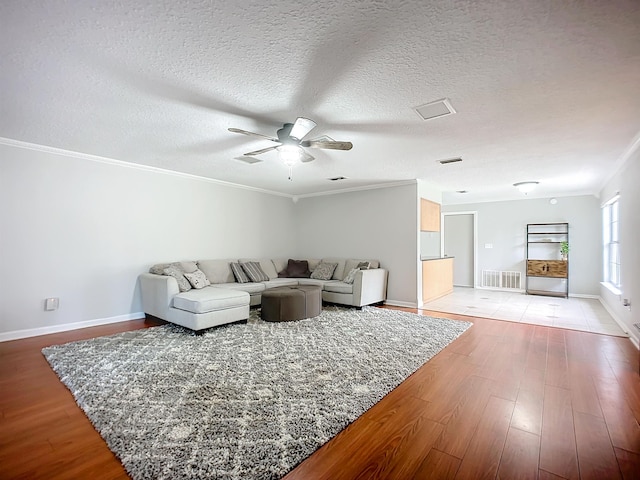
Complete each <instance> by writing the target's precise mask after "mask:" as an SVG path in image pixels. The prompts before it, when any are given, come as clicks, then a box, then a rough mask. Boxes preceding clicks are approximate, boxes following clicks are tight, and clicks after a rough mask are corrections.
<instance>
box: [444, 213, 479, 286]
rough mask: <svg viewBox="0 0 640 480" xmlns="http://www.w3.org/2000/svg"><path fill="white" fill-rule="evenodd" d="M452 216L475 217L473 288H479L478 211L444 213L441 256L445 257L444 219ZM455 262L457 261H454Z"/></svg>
mask: <svg viewBox="0 0 640 480" xmlns="http://www.w3.org/2000/svg"><path fill="white" fill-rule="evenodd" d="M450 215H451V216H452V215H472V216H473V288H478V285H479V284H478V275H477V273H478V212H477V211H476V210H468V211H464V212H442V213H441V219H440V221H441V223H440V225H442V235H440V256H441V257H444V237H445V235H446V234H447V232H446V231H445V224H444V217H446V216H450ZM454 262H455V260H454Z"/></svg>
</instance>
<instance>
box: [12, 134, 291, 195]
mask: <svg viewBox="0 0 640 480" xmlns="http://www.w3.org/2000/svg"><path fill="white" fill-rule="evenodd" d="M0 145H7V146H9V147H15V148H22V149H25V150H34V151H37V152H43V153H50V154H53V155H61V156H64V157H72V158H78V159H80V160H89V161H92V162H98V163H106V164H108V165H117V166H119V167H125V168H133V169H135V170H142V171H146V172H154V173H161V174H164V175H171V176H174V177H181V178H188V179H192V180H200V181H203V182H208V183H214V184H216V185H221V186H225V187H230V188H239V189H242V190H250V191H253V192H258V193H266V194H268V195H276V196H278V197H286V198H293V195H289V194H287V193H282V192H275V191H272V190H266V189H263V188H256V187H250V186H248V185H242V184H240V183H232V182H225V181H224V180H216V179H215V178H208V177H202V176H200V175H193V174H190V173H182V172H176V171H175V170H169V169H165V168H158V167H151V166H149V165H141V164H139V163H132V162H125V161H123V160H116V159H113V158H108V157H101V156H99V155H92V154H89V153H81V152H74V151H72V150H65V149H63V148H57V147H49V146H46V145H39V144H37V143H29V142H23V141H21V140H13V139H11V138H5V137H0Z"/></svg>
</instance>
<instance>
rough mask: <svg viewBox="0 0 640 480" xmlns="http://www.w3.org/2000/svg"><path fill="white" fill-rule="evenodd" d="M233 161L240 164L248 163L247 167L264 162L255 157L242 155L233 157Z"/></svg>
mask: <svg viewBox="0 0 640 480" xmlns="http://www.w3.org/2000/svg"><path fill="white" fill-rule="evenodd" d="M235 159H236V160H238V161H240V162H244V163H248V164H249V165H253V164H254V163H260V162H263V161H264V160H260V159H259V158H256V157H247V156H246V155H243V156H241V157H235Z"/></svg>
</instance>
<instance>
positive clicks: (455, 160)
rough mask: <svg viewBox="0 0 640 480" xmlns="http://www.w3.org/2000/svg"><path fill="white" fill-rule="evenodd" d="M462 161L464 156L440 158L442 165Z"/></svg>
mask: <svg viewBox="0 0 640 480" xmlns="http://www.w3.org/2000/svg"><path fill="white" fill-rule="evenodd" d="M461 161H462V158H459V157H457V158H447V159H446V160H438V163H439V164H440V165H447V164H449V163H458V162H461Z"/></svg>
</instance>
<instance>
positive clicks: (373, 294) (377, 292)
mask: <svg viewBox="0 0 640 480" xmlns="http://www.w3.org/2000/svg"><path fill="white" fill-rule="evenodd" d="M388 275H389V272H388V271H387V270H385V269H384V268H372V269H370V270H360V271H359V272H357V273H356V278H355V279H354V281H353V302H354V306H356V307H362V306H363V305H371V304H372V303H378V302H383V301H384V300H386V298H387V277H388Z"/></svg>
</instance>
